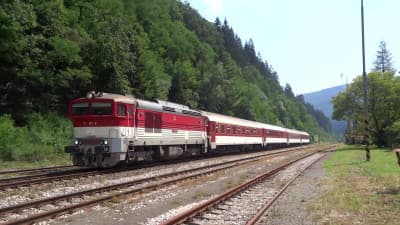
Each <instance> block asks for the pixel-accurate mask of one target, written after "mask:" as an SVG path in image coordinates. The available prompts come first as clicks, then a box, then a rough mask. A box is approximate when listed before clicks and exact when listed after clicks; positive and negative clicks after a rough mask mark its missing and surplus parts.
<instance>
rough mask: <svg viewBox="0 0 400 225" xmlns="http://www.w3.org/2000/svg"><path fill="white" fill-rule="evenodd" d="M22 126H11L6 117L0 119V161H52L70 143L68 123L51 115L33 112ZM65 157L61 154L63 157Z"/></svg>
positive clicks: (69, 126)
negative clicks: (24, 125) (25, 124)
mask: <svg viewBox="0 0 400 225" xmlns="http://www.w3.org/2000/svg"><path fill="white" fill-rule="evenodd" d="M27 121H28V122H27V126H26V127H15V126H14V121H13V120H12V119H11V117H10V116H9V115H2V116H0V160H3V161H16V160H17V161H31V162H32V161H39V160H46V159H50V160H54V159H57V158H60V155H63V154H64V153H63V148H64V146H65V145H67V144H68V142H69V141H70V140H71V136H72V125H71V123H70V122H69V121H68V120H67V119H65V118H62V117H60V116H58V115H57V114H55V113H48V114H46V115H44V114H39V113H33V114H31V115H29V116H27ZM64 155H65V154H64Z"/></svg>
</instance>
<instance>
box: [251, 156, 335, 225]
mask: <svg viewBox="0 0 400 225" xmlns="http://www.w3.org/2000/svg"><path fill="white" fill-rule="evenodd" d="M331 154H332V153H328V155H327V156H325V157H323V158H322V159H321V160H319V161H318V162H317V163H315V164H314V165H312V166H311V167H310V168H308V169H307V170H306V171H305V172H304V173H303V174H302V175H301V176H299V177H298V178H297V179H296V180H295V181H294V182H293V183H292V184H291V185H290V186H289V187H288V189H286V191H285V192H284V193H283V194H282V195H281V196H280V197H279V199H278V200H277V201H276V202H275V203H274V204H273V205H272V207H271V208H270V209H269V210H268V211H267V214H266V215H265V216H264V217H263V218H262V219H261V220H260V222H259V223H258V224H264V225H282V224H285V225H319V224H320V223H318V221H315V220H314V219H313V213H312V212H311V211H310V210H309V209H308V207H309V203H310V202H311V201H312V200H314V199H316V198H318V196H319V194H320V181H321V179H322V178H323V177H324V176H325V171H324V169H323V164H324V161H325V160H327V159H328V158H329V157H330V156H331Z"/></svg>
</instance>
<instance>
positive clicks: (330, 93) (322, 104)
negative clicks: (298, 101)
mask: <svg viewBox="0 0 400 225" xmlns="http://www.w3.org/2000/svg"><path fill="white" fill-rule="evenodd" d="M345 90H346V85H339V86H335V87H331V88H326V89H323V90H320V91H316V92H312V93H307V94H304V98H305V100H306V102H309V103H311V104H312V105H313V106H314V107H315V108H316V109H319V110H321V111H322V112H323V113H324V114H325V116H327V117H328V118H329V120H330V123H331V125H332V132H333V134H335V136H337V137H343V136H344V132H345V130H346V125H347V124H346V122H345V121H339V120H333V119H332V114H333V105H332V98H333V97H335V96H336V95H338V94H339V92H342V91H345Z"/></svg>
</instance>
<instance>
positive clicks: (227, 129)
mask: <svg viewBox="0 0 400 225" xmlns="http://www.w3.org/2000/svg"><path fill="white" fill-rule="evenodd" d="M226 133H227V134H230V133H231V127H230V126H229V125H227V126H226Z"/></svg>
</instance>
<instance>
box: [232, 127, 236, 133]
mask: <svg viewBox="0 0 400 225" xmlns="http://www.w3.org/2000/svg"><path fill="white" fill-rule="evenodd" d="M232 134H236V127H235V126H232Z"/></svg>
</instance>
